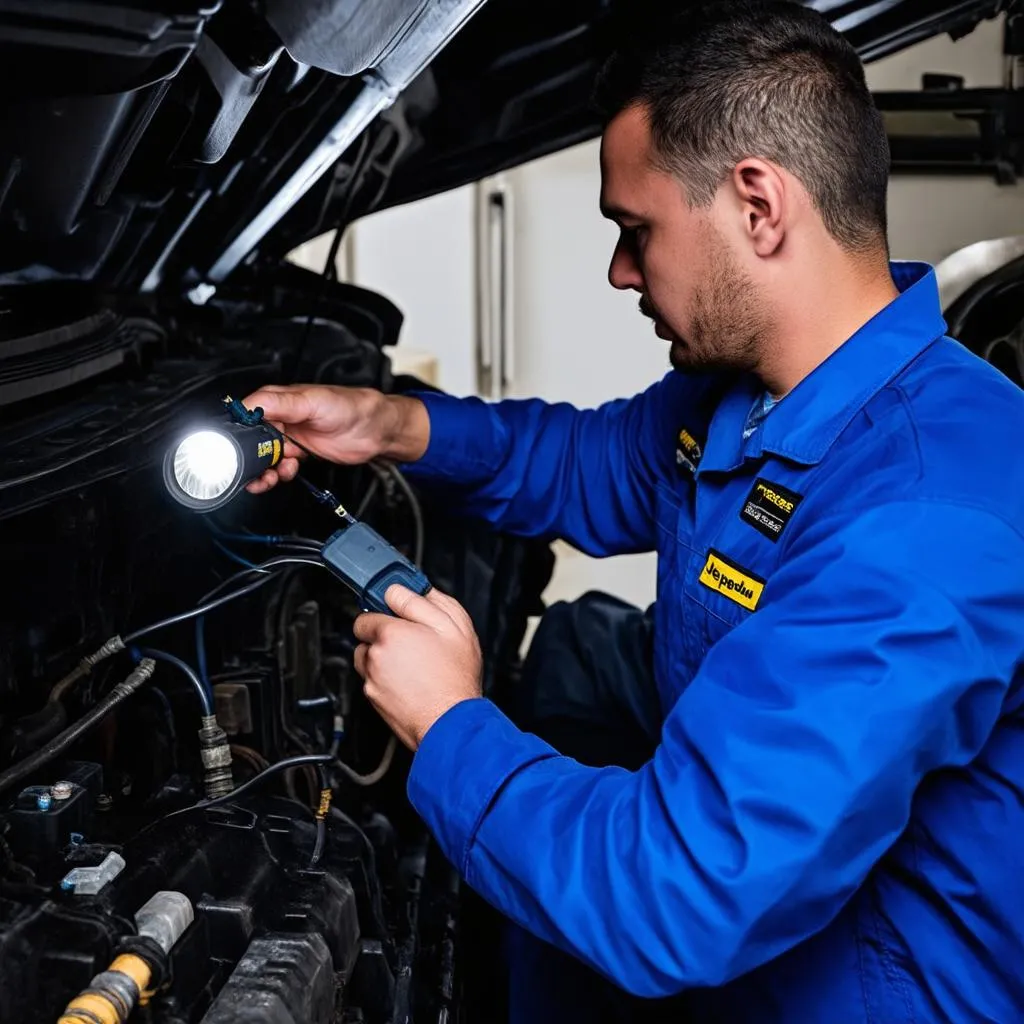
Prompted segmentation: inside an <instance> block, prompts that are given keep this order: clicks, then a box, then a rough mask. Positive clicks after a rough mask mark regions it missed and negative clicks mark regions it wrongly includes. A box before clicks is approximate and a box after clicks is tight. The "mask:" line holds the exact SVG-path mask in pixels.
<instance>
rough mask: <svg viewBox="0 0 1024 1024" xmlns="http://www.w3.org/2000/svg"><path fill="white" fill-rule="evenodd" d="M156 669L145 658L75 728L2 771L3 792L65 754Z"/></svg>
mask: <svg viewBox="0 0 1024 1024" xmlns="http://www.w3.org/2000/svg"><path fill="white" fill-rule="evenodd" d="M155 668H156V662H155V661H153V659H152V658H144V659H143V660H142V661H141V662H139V664H138V666H137V667H136V668H135V670H134V671H133V672H132V673H131V674H130V675H129V676H128V677H127V678H126V679H125V680H124V681H123V682H120V683H118V684H117V685H116V686H115V687H114V688H113V689H112V690H111V691H110V693H108V694H107V696H106V697H104V698H103V700H101V701H100V702H99V703H98V704H97V705H96V706H95V707H93V708H91V709H90V710H89V711H87V712H86V713H85V714H84V715H83V716H82V717H81V718H80V719H79V720H78V721H77V722H75V724H74V725H72V726H70V727H69V728H67V729H65V730H64V731H63V732H62V733H61V734H60V735H59V736H56V737H55V738H54V739H52V740H50V742H49V743H47V744H46V746H44V747H42V748H41V749H39V750H37V751H36V752H35V753H34V754H30V755H29V756H28V757H26V758H25V759H24V760H23V761H19V762H18V763H17V764H15V765H11V767H10V768H8V769H7V770H6V771H4V772H0V793H2V792H4V791H5V790H7V789H10V788H11V786H14V785H16V784H17V783H19V782H21V781H22V780H23V779H26V778H28V776H30V775H32V774H33V772H37V771H38V770H39V769H40V768H42V767H43V765H45V764H49V762H50V761H53V760H54V759H55V758H57V757H59V756H60V755H61V754H63V753H64V751H66V750H67V749H68V748H69V747H71V746H72V745H73V744H74V743H75V742H76V741H77V740H79V739H81V737H82V736H84V735H85V734H86V733H87V732H88V731H89V730H90V729H91V728H92V727H93V726H94V725H96V724H97V723H99V722H100V721H102V720H103V719H104V718H106V716H107V715H109V714H110V712H111V711H113V710H114V708H116V707H117V706H118V704H120V703H122V702H123V701H125V700H127V699H128V698H129V697H130V696H131V695H132V694H133V693H134V692H135V691H136V690H137V689H139V687H140V686H142V685H143V684H144V683H146V682H147V681H148V680H149V678H150V677H151V676H152V675H153V670H154V669H155Z"/></svg>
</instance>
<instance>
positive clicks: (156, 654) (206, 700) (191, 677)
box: [139, 647, 213, 717]
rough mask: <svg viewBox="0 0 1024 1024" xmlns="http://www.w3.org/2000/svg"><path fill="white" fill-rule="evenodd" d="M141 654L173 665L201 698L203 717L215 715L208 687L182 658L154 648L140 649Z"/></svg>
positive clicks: (200, 704)
mask: <svg viewBox="0 0 1024 1024" xmlns="http://www.w3.org/2000/svg"><path fill="white" fill-rule="evenodd" d="M139 654H140V655H141V656H142V657H143V658H152V659H153V660H154V661H166V662H167V664H168V665H173V666H174V667H175V668H176V669H177V670H178V671H179V672H181V673H182V674H183V675H185V676H186V677H187V678H188V681H189V682H190V683H191V684H192V688H193V689H194V690H195V691H196V696H197V697H198V698H199V706H200V707H201V708H202V709H203V716H204V717H209V716H210V715H212V714H213V704H212V703H211V702H210V695H209V694H208V693H207V692H206V687H205V686H203V681H202V680H201V679H200V678H199V674H198V673H197V672H196V670H195V669H194V668H193V667H192V666H191V665H189V664H188V663H187V662H185V661H182V660H181V658H178V657H175V656H174V655H173V654H169V653H168V652H167V651H157V650H154V649H153V648H152V647H141V648H139Z"/></svg>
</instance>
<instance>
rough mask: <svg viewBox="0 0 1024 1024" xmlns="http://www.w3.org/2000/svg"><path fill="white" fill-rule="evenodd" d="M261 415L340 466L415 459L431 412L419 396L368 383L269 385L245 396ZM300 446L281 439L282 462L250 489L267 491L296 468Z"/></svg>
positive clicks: (425, 440) (423, 448)
mask: <svg viewBox="0 0 1024 1024" xmlns="http://www.w3.org/2000/svg"><path fill="white" fill-rule="evenodd" d="M243 404H244V405H245V407H246V408H247V409H255V408H256V407H257V406H259V407H261V408H262V409H263V415H264V418H265V419H266V420H267V421H268V422H270V423H271V424H272V425H273V426H275V427H277V429H278V430H280V431H282V432H283V433H285V434H288V435H289V436H290V437H293V438H294V439H295V440H296V441H297V442H298V443H299V444H301V445H303V446H304V447H305V448H308V449H309V450H310V451H311V452H313V453H314V454H316V455H319V456H320V457H321V458H324V459H327V460H328V461H329V462H337V463H341V464H343V465H357V464H359V463H363V462H369V461H370V459H373V458H377V457H378V456H386V457H388V458H393V459H396V460H397V461H400V462H414V461H415V460H416V459H418V458H420V457H421V456H422V455H423V453H424V452H425V451H426V450H427V443H428V441H429V440H430V417H429V416H428V414H427V410H426V407H425V406H424V405H423V403H422V402H421V401H419V399H416V398H406V397H404V396H400V395H384V394H382V393H381V392H379V391H374V390H373V389H371V388H345V387H332V386H326V385H319V384H294V385H287V386H286V385H273V384H272V385H268V386H267V387H264V388H260V390H259V391H254V392H253V393H252V394H251V395H249V397H248V398H245V399H243ZM305 454H306V453H305V452H304V451H302V449H300V448H298V447H296V445H294V444H289V443H287V442H286V443H285V447H284V453H283V456H282V459H281V461H280V462H279V463H278V464H277V466H276V467H275V468H274V469H268V470H267V471H266V472H265V473H264V474H263V475H262V476H261V477H259V478H258V479H256V480H253V481H252V482H251V483H250V484H249V485H248V490H249V491H250V492H251V493H253V494H262V493H263V492H264V491H269V490H270V488H271V487H273V486H274V485H275V484H277V483H278V481H279V480H292V479H294V477H295V474H296V473H298V471H299V460H300V459H301V458H303V457H304V456H305Z"/></svg>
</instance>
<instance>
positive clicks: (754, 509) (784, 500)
mask: <svg viewBox="0 0 1024 1024" xmlns="http://www.w3.org/2000/svg"><path fill="white" fill-rule="evenodd" d="M803 500H804V496H803V495H802V494H797V493H796V492H795V491H791V490H788V489H787V488H785V487H783V486H782V485H781V484H773V483H772V482H771V481H770V480H763V479H761V478H758V480H757V481H756V482H755V484H754V486H753V489H752V490H751V492H750V494H748V495H747V500H746V501H745V502H744V503H743V509H742V511H741V512H740V519H742V520H743V521H744V522H745V523H749V524H750V525H751V526H752V527H753V528H754V529H755V530H757V531H758V532H759V533H763V534H764V535H765V536H766V537H767V538H768V539H769V540H770V541H772V542H773V543H774V542H775V541H777V540H778V539H779V537H780V536H781V535H782V531H783V530H784V529H785V528H786V523H788V522H789V519H790V516H792V515H793V513H794V512H795V511H796V509H797V506H798V505H799V504H800V502H801V501H803Z"/></svg>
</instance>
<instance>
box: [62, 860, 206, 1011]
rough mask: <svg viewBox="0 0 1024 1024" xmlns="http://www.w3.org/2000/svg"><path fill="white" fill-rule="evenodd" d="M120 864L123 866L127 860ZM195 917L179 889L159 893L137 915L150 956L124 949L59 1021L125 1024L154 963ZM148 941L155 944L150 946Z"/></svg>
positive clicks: (151, 974) (136, 920)
mask: <svg viewBox="0 0 1024 1024" xmlns="http://www.w3.org/2000/svg"><path fill="white" fill-rule="evenodd" d="M111 856H116V854H111ZM121 865H122V867H123V866H124V861H121ZM192 918H193V914H192V904H191V902H190V901H189V899H188V897H187V896H184V895H183V894H182V893H180V892H158V893H157V894H156V895H155V896H154V897H153V898H152V899H151V900H149V901H148V902H147V903H146V904H145V906H143V907H142V908H141V909H140V910H139V911H138V912H137V913H136V915H135V922H136V926H137V927H138V929H139V935H138V937H139V938H140V939H141V940H142V944H141V945H140V944H134V945H136V948H141V949H144V950H146V954H148V955H146V954H140V953H138V952H125V953H122V954H121V955H120V956H118V958H117V959H116V960H115V961H114V962H113V963H112V964H111V965H110V967H109V968H107V970H105V971H104V972H103V973H102V974H97V975H96V977H95V978H93V979H92V981H91V982H90V983H89V987H88V988H87V989H86V990H85V991H84V992H82V993H80V994H79V995H78V996H77V997H76V998H74V999H72V1000H71V1002H70V1003H68V1006H67V1009H66V1010H65V1011H64V1013H63V1014H62V1016H61V1018H60V1021H59V1022H58V1024H96V1021H101V1022H103V1024H125V1021H127V1019H128V1017H129V1015H130V1014H131V1012H132V1010H134V1009H135V1004H136V1003H138V1001H139V997H140V996H141V995H142V994H143V993H146V994H147V996H148V994H149V993H148V989H149V984H150V982H151V981H152V980H153V974H154V963H155V964H159V965H161V967H162V962H163V957H162V956H161V955H160V954H167V953H169V952H170V951H171V947H172V946H173V945H174V944H175V943H176V942H177V941H178V939H180V938H181V936H182V934H183V933H184V932H185V929H186V928H188V926H189V925H190V924H191V923H192ZM147 941H148V943H151V944H152V945H151V946H150V947H149V948H147V946H146V943H147ZM154 954H155V955H154ZM158 969H159V968H158ZM161 973H162V970H161Z"/></svg>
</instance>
